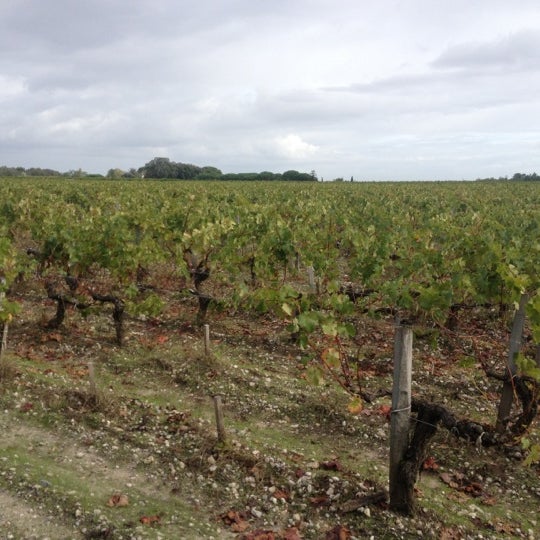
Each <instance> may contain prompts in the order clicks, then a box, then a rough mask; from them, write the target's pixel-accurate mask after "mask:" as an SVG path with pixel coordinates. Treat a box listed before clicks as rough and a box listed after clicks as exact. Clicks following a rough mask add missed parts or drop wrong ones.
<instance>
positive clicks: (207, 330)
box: [204, 324, 210, 356]
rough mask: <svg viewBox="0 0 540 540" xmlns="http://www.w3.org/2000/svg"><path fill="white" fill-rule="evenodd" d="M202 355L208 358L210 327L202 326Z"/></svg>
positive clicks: (207, 325)
mask: <svg viewBox="0 0 540 540" xmlns="http://www.w3.org/2000/svg"><path fill="white" fill-rule="evenodd" d="M204 354H205V355H206V356H208V355H209V354H210V325H209V324H205V325H204Z"/></svg>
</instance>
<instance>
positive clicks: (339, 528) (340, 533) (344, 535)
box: [324, 525, 351, 540]
mask: <svg viewBox="0 0 540 540" xmlns="http://www.w3.org/2000/svg"><path fill="white" fill-rule="evenodd" d="M350 537H351V531H350V530H349V529H347V527H344V526H343V525H336V526H335V527H334V528H333V529H330V530H329V531H328V532H327V533H326V536H325V537H324V538H325V540H349V538H350Z"/></svg>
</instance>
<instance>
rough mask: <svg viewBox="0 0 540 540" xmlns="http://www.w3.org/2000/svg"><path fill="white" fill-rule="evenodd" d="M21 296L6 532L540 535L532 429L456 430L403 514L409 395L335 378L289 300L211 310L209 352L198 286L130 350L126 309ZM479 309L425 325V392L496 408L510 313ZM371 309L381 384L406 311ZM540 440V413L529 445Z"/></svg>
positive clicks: (360, 348)
mask: <svg viewBox="0 0 540 540" xmlns="http://www.w3.org/2000/svg"><path fill="white" fill-rule="evenodd" d="M14 299H16V300H18V301H19V302H21V304H22V307H23V309H22V311H21V314H20V316H19V317H18V318H17V319H16V320H14V321H13V322H12V323H11V325H10V327H9V340H8V350H7V351H6V352H5V353H4V356H3V359H2V366H1V376H2V378H1V385H0V405H1V407H0V430H1V433H2V437H1V442H0V531H1V532H0V536H1V538H13V539H30V538H35V539H44V538H50V539H51V540H52V539H68V538H73V539H77V538H81V539H85V538H109V539H136V538H141V539H143V538H155V539H159V538H161V539H181V538H185V539H208V540H210V539H212V538H213V539H226V538H237V539H243V540H271V539H275V540H278V539H280V540H298V539H306V540H308V539H328V540H347V539H350V540H353V539H364V538H373V539H381V538H389V539H391V538H396V539H398V538H399V539H403V538H436V539H440V540H450V539H482V538H483V539H488V538H526V539H533V538H540V533H539V531H540V523H539V519H538V517H537V516H538V510H539V509H540V484H539V479H540V474H539V471H540V469H539V467H538V463H532V464H531V465H528V466H527V465H526V464H524V462H523V460H524V458H526V456H527V450H526V449H524V446H523V444H522V441H516V443H515V445H506V446H505V447H504V448H502V447H493V448H488V449H485V448H482V447H479V446H477V445H476V444H475V441H470V442H467V441H463V440H458V439H457V438H455V437H454V435H452V434H451V433H449V432H448V431H446V430H444V429H443V428H439V430H438V432H437V434H436V436H435V438H434V440H433V442H432V444H431V445H430V450H429V457H428V459H427V460H426V462H425V464H424V470H423V472H422V474H421V476H420V479H419V481H418V484H417V491H416V496H417V503H418V504H417V506H418V509H417V514H416V516H415V517H404V516H399V515H396V514H394V513H392V512H390V511H389V510H388V503H387V496H386V491H387V483H388V478H387V477H388V445H389V441H388V435H389V423H388V416H389V410H390V401H389V398H388V397H381V398H378V399H374V400H373V402H372V403H364V404H363V407H362V408H360V407H351V406H350V403H351V398H350V396H348V395H347V394H346V393H345V392H344V391H343V390H342V389H341V388H339V387H338V386H337V385H336V384H335V383H333V382H332V381H331V380H326V381H325V382H323V383H322V384H319V385H317V386H315V385H313V384H310V382H309V381H308V380H306V369H305V364H304V362H303V352H302V350H300V348H299V347H298V346H297V345H295V344H294V343H293V342H292V341H291V339H290V335H289V334H288V332H287V330H286V324H285V322H284V321H283V320H280V319H279V318H277V317H268V316H266V317H255V316H253V315H246V314H238V313H229V312H226V311H221V312H216V311H210V313H209V321H208V322H209V324H210V336H211V342H210V350H209V352H207V353H205V350H204V342H203V331H202V329H201V328H200V327H198V326H195V325H193V324H192V321H193V320H194V314H195V311H196V306H195V301H193V303H192V301H191V300H188V301H186V300H185V298H183V297H180V296H179V297H178V298H177V299H175V298H174V297H173V298H172V301H171V302H170V304H169V306H168V309H167V312H166V313H164V314H163V316H161V317H160V318H159V319H145V318H144V317H140V318H130V319H129V320H128V323H127V340H126V344H125V346H124V347H122V348H119V347H117V346H116V345H115V344H114V339H113V334H114V331H113V329H112V327H111V324H110V319H109V317H108V316H107V314H106V313H105V314H99V313H94V314H90V315H89V316H88V317H87V318H83V317H82V316H81V315H80V314H79V313H76V312H69V313H68V317H67V320H66V322H65V324H64V325H63V327H61V328H60V329H59V330H54V331H52V330H50V329H47V327H46V325H45V322H46V320H47V319H48V318H50V317H51V316H52V315H53V313H54V305H53V304H51V303H48V302H47V301H44V300H43V294H42V291H40V290H39V289H36V290H25V291H19V292H18V293H17V298H14ZM467 317H468V318H467V320H466V321H460V327H459V328H458V330H457V332H456V333H452V334H446V333H444V332H442V331H441V330H440V329H431V328H428V329H418V330H417V331H416V335H415V345H414V384H413V391H414V393H415V395H416V396H418V397H421V398H422V399H426V400H429V401H433V402H436V403H440V404H444V405H445V406H447V407H449V408H450V409H452V410H453V411H454V412H455V413H456V414H457V415H458V416H463V417H468V418H474V419H475V420H477V421H479V422H483V423H485V424H493V423H494V421H495V416H496V407H497V400H498V395H499V391H500V384H501V383H500V382H497V381H494V380H490V379H488V378H486V376H485V374H484V372H483V370H482V369H480V367H479V363H478V360H479V359H481V360H482V361H486V360H487V361H489V362H491V363H492V364H493V365H494V366H496V365H504V360H505V355H506V348H507V343H508V330H507V328H508V321H507V320H503V321H501V320H500V319H497V318H494V317H492V316H491V315H490V314H489V313H486V312H478V313H476V312H471V313H468V314H467ZM354 324H355V326H356V327H357V336H356V338H355V340H354V342H353V343H352V344H351V346H352V347H353V348H355V351H354V353H355V354H357V356H358V362H360V367H361V370H362V372H363V373H364V376H365V389H366V391H368V392H371V393H373V394H376V393H377V392H378V391H379V390H384V389H390V388H391V376H392V375H391V372H392V344H393V325H392V323H391V321H387V320H384V319H381V320H378V321H373V320H368V319H364V318H363V317H360V316H358V317H357V318H356V319H355V320H354ZM91 372H93V377H92V376H91ZM217 395H219V396H221V400H222V403H223V415H224V424H225V437H226V438H225V440H223V441H220V440H218V437H217V431H216V422H215V409H214V406H215V401H214V400H213V397H214V396H217ZM539 439H540V434H539V430H538V423H537V422H536V423H534V424H533V427H532V429H531V431H530V433H529V434H528V435H527V441H528V445H529V448H530V447H531V445H534V444H537V443H538V442H539ZM525 446H526V445H525Z"/></svg>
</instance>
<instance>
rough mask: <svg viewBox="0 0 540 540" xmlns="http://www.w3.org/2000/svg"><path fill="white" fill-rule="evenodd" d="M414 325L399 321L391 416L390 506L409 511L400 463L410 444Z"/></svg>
mask: <svg viewBox="0 0 540 540" xmlns="http://www.w3.org/2000/svg"><path fill="white" fill-rule="evenodd" d="M411 379H412V329H411V327H410V326H403V325H397V326H396V332H395V338H394V381H393V388H392V414H391V419H390V471H389V472H390V509H391V510H394V511H398V512H405V513H409V509H410V508H411V507H412V504H411V501H410V498H411V496H412V493H411V490H409V489H408V487H407V486H405V485H403V483H402V482H400V481H399V466H400V462H401V461H402V459H403V457H404V455H405V452H406V450H407V448H408V445H409V420H410V415H411Z"/></svg>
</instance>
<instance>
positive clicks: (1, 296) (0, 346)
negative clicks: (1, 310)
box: [0, 278, 9, 367]
mask: <svg viewBox="0 0 540 540" xmlns="http://www.w3.org/2000/svg"><path fill="white" fill-rule="evenodd" d="M1 281H2V284H4V283H5V280H4V278H2V280H1ZM5 298H6V293H5V292H1V293H0V302H3V301H4V300H5ZM8 326H9V323H8V321H7V320H5V321H4V324H3V325H2V341H1V342H0V367H3V362H2V360H3V357H4V351H5V350H6V349H7V339H8Z"/></svg>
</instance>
